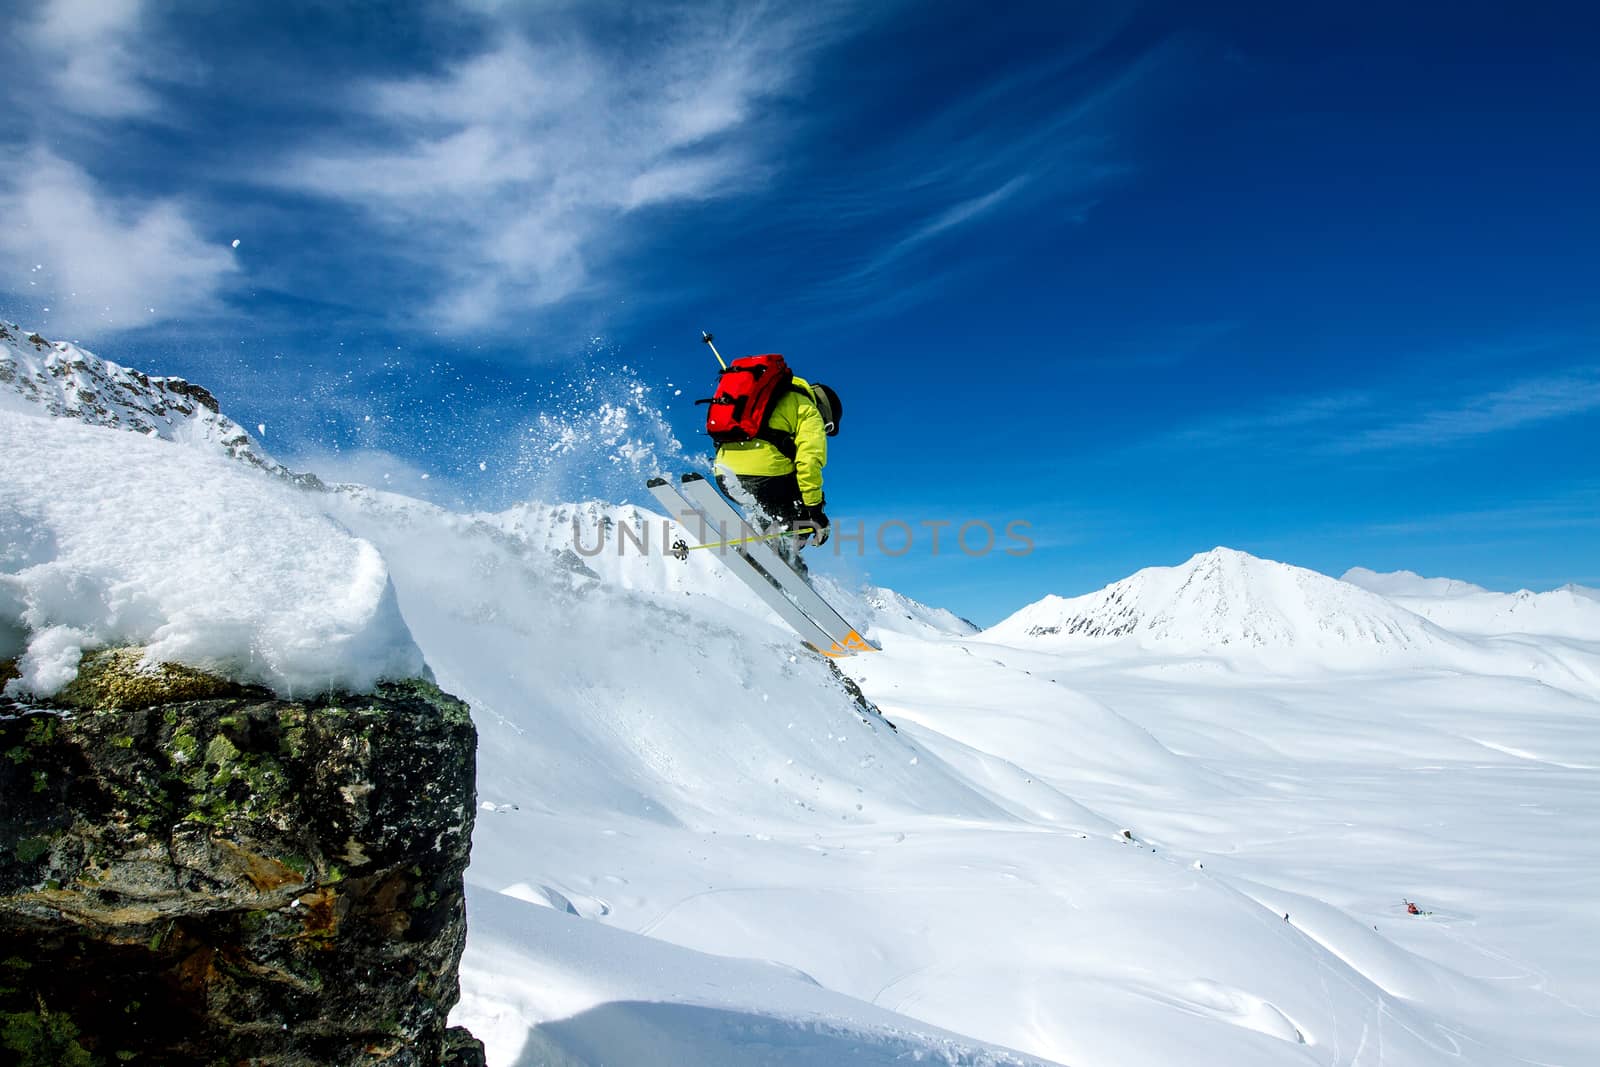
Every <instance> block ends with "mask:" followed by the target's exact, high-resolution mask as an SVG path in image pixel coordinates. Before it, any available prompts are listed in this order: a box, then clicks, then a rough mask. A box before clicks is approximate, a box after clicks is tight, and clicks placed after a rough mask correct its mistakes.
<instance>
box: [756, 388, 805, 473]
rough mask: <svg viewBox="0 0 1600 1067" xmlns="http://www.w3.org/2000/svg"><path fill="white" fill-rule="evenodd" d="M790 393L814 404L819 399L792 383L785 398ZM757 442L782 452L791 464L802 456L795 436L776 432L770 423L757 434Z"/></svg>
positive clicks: (780, 431)
mask: <svg viewBox="0 0 1600 1067" xmlns="http://www.w3.org/2000/svg"><path fill="white" fill-rule="evenodd" d="M789 393H799V394H800V395H801V396H803V397H805V398H806V399H807V400H809V401H811V402H812V403H813V404H815V403H816V402H817V398H816V397H814V396H812V395H811V393H810V392H808V391H807V390H805V389H802V388H800V386H798V385H795V384H794V383H792V382H791V383H790V384H789V387H788V388H787V389H785V390H784V395H785V396H787V395H788V394H789ZM756 440H758V441H765V442H766V443H767V444H769V445H771V446H772V447H773V448H776V449H777V450H778V451H779V452H782V453H783V458H784V459H786V460H788V461H789V462H790V463H793V462H794V457H795V456H797V455H799V454H800V443H799V442H798V441H796V440H795V439H794V434H792V433H784V432H783V431H782V430H775V429H773V428H772V425H771V424H770V423H769V424H767V425H766V426H763V427H761V432H760V433H758V434H756Z"/></svg>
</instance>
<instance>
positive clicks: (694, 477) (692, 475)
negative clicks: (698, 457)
mask: <svg viewBox="0 0 1600 1067" xmlns="http://www.w3.org/2000/svg"><path fill="white" fill-rule="evenodd" d="M678 480H679V481H680V482H686V483H687V482H703V481H705V480H706V476H705V475H703V474H698V473H696V472H694V471H690V472H689V473H688V474H685V475H684V476H683V477H682V478H679V479H678Z"/></svg>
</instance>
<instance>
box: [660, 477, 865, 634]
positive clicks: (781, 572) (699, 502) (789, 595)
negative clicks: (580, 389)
mask: <svg viewBox="0 0 1600 1067" xmlns="http://www.w3.org/2000/svg"><path fill="white" fill-rule="evenodd" d="M647 487H648V488H649V490H650V495H651V496H653V497H655V498H656V501H657V502H658V503H659V504H660V505H661V506H662V507H663V508H665V509H666V512H667V514H668V515H669V516H671V517H672V518H674V519H676V520H677V521H678V523H679V524H680V525H682V526H683V528H684V529H685V530H687V531H688V533H689V536H690V537H693V538H695V539H696V540H697V541H698V542H699V544H697V545H695V546H693V547H697V548H710V549H714V550H716V552H717V555H718V556H719V557H720V558H721V559H722V561H723V562H724V563H726V564H727V565H728V569H729V570H731V571H732V572H733V573H734V574H735V575H737V576H738V577H739V579H740V580H741V581H743V582H744V583H745V585H747V586H749V587H750V589H751V591H753V592H754V593H755V594H756V596H758V597H760V598H761V600H762V602H763V603H765V604H766V605H767V606H768V607H770V608H771V609H772V610H773V612H775V613H776V614H777V616H778V617H779V618H780V619H782V620H783V621H784V622H786V623H788V624H789V626H790V627H792V628H793V629H794V632H795V633H797V634H799V635H800V639H801V640H802V641H804V642H805V643H806V645H807V646H809V647H810V648H812V649H814V650H815V651H817V652H820V653H821V654H822V655H824V656H827V657H828V658H830V659H837V658H839V657H841V656H853V655H855V654H857V653H858V652H877V651H879V646H877V645H875V644H873V643H872V642H871V641H868V640H867V639H866V638H865V637H862V636H861V634H860V632H859V631H857V630H856V628H855V627H854V626H851V625H850V623H849V622H847V621H845V618H844V616H842V615H840V614H839V613H838V612H837V611H836V610H834V608H833V605H831V604H829V603H828V602H827V601H826V600H824V599H822V596H821V594H819V593H818V592H817V591H816V590H815V589H813V588H811V583H810V582H807V581H806V580H805V579H804V578H802V577H801V576H800V575H799V574H797V573H796V572H795V570H794V568H793V567H791V566H790V565H789V564H788V563H787V562H785V560H784V559H783V557H782V556H780V555H779V554H778V552H777V551H776V550H775V549H774V548H773V547H772V544H771V541H770V539H766V538H763V536H762V535H760V534H759V533H757V531H755V530H753V529H751V527H750V524H749V523H747V522H746V521H745V520H744V517H743V516H742V515H740V514H739V513H738V511H736V510H734V507H733V505H732V504H730V503H728V501H727V499H726V498H724V497H723V495H722V494H721V493H720V492H718V491H717V487H716V486H714V485H712V484H711V483H710V482H708V481H707V480H706V479H705V477H704V476H702V475H699V474H685V475H683V477H682V478H681V479H680V480H679V482H678V484H677V485H673V484H672V483H671V482H670V481H668V480H667V479H665V478H652V479H650V481H649V483H648V486H647ZM685 551H687V549H685Z"/></svg>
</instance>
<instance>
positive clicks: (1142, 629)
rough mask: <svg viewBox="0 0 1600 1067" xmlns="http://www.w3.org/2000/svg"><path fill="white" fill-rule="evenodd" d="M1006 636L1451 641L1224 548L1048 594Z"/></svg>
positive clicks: (1307, 647)
mask: <svg viewBox="0 0 1600 1067" xmlns="http://www.w3.org/2000/svg"><path fill="white" fill-rule="evenodd" d="M984 636H985V637H986V638H990V639H993V640H997V641H1016V640H1023V641H1040V640H1044V641H1048V642H1054V643H1057V644H1061V643H1072V642H1075V641H1076V642H1109V641H1117V640H1121V641H1124V642H1127V643H1131V644H1134V645H1137V646H1139V647H1147V648H1159V649H1164V650H1167V651H1172V652H1191V653H1200V652H1239V651H1252V650H1274V651H1280V652H1281V651H1295V652H1299V653H1317V652H1338V651H1404V650H1416V649H1423V648H1430V647H1436V646H1440V645H1448V644H1450V642H1451V638H1450V635H1448V634H1446V633H1444V632H1442V631H1440V630H1439V629H1438V628H1436V627H1434V626H1433V625H1431V624H1430V623H1428V622H1427V621H1426V620H1424V619H1422V618H1419V617H1418V616H1417V615H1416V614H1414V613H1412V612H1410V611H1407V610H1405V609H1404V608H1401V607H1399V606H1397V605H1395V604H1394V603H1391V602H1390V601H1388V600H1386V599H1384V598H1383V597H1380V596H1377V595H1375V594H1373V593H1369V592H1367V591H1366V590H1363V589H1358V588H1356V587H1355V586H1353V585H1350V584H1348V583H1345V582H1340V581H1336V580H1334V579H1332V578H1329V577H1328V576H1327V575H1324V574H1318V573H1317V572H1315V571H1310V570H1306V569H1304V568H1302V567H1295V566H1291V565H1289V564H1286V563H1277V562H1274V561H1272V560H1265V559H1258V558H1256V557H1255V556H1251V555H1249V554H1247V553H1244V552H1238V551H1235V550H1234V549H1230V548H1220V547H1219V548H1214V549H1212V550H1211V551H1209V552H1202V553H1199V554H1198V555H1195V556H1193V557H1192V558H1190V559H1189V560H1188V561H1187V562H1185V563H1183V564H1180V565H1179V566H1176V567H1148V568H1146V569H1144V570H1141V571H1138V572H1137V573H1135V574H1133V575H1131V576H1129V577H1127V578H1124V579H1122V580H1121V581H1118V582H1113V583H1112V584H1111V585H1108V586H1106V587H1105V588H1104V589H1102V590H1100V591H1099V592H1096V593H1089V594H1087V595H1084V596H1079V597H1072V598H1064V597H1059V596H1047V597H1045V598H1044V599H1042V600H1039V601H1036V602H1035V603H1033V604H1029V605H1028V606H1027V607H1025V608H1023V609H1022V610H1020V611H1018V612H1016V613H1015V614H1013V615H1011V616H1010V617H1008V618H1006V619H1004V620H1002V621H1001V622H999V623H997V624H995V625H994V626H992V627H990V628H989V629H988V630H985V631H984Z"/></svg>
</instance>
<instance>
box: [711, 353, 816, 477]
mask: <svg viewBox="0 0 1600 1067" xmlns="http://www.w3.org/2000/svg"><path fill="white" fill-rule="evenodd" d="M793 386H794V372H793V371H791V370H790V369H789V364H787V363H785V362H784V361H783V357H782V356H780V355H778V354H777V353H775V352H773V353H768V354H767V355H764V356H740V357H739V358H738V359H736V360H734V361H733V362H732V363H731V364H729V365H728V367H727V369H726V370H724V371H723V372H722V377H721V378H719V379H718V381H717V395H716V396H713V397H710V398H708V399H705V400H696V401H695V403H696V404H709V405H711V406H710V407H709V408H707V409H706V433H708V434H710V435H711V440H713V441H715V442H716V443H717V445H718V446H721V445H726V444H731V443H733V442H735V441H754V440H756V439H758V438H759V439H762V440H770V441H772V442H773V443H774V444H777V445H778V446H779V448H780V449H781V448H784V445H783V444H781V443H779V441H778V440H775V438H782V437H783V435H782V434H775V435H769V433H767V432H764V431H766V426H767V415H768V414H769V413H770V412H771V411H772V405H773V404H775V403H777V402H778V398H779V397H781V396H783V394H784V393H786V392H788V391H789V390H790V389H791V388H792V387H793ZM787 445H788V448H787V449H786V450H785V452H786V454H792V453H791V452H790V450H792V449H793V448H794V442H793V441H792V440H788V441H787Z"/></svg>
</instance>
